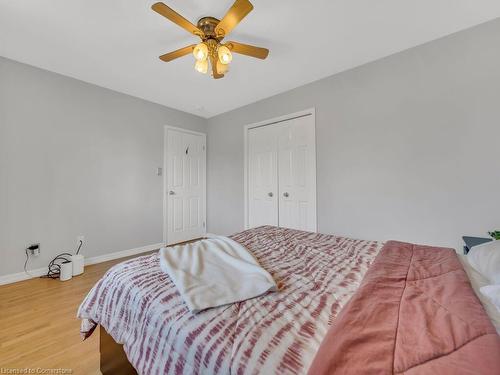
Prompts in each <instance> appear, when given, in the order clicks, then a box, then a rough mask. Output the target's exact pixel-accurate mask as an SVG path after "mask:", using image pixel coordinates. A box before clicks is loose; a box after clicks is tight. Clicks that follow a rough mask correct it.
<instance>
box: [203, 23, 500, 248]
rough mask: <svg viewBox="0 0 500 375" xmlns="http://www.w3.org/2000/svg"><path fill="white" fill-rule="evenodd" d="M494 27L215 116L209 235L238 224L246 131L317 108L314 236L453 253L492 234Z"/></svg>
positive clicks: (497, 33)
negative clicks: (471, 238) (468, 239)
mask: <svg viewBox="0 0 500 375" xmlns="http://www.w3.org/2000/svg"><path fill="white" fill-rule="evenodd" d="M499 46H500V20H495V21H493V22H489V23H487V24H483V25H480V26H478V27H475V28H473V29H469V30H466V31H463V32H460V33H457V34H454V35H451V36H448V37H446V38H443V39H440V40H437V41H434V42H431V43H429V44H426V45H423V46H419V47H416V48H413V49H410V50H408V51H405V52H402V53H399V54H396V55H393V56H390V57H387V58H385V59H382V60H379V61H376V62H373V63H370V64H367V65H364V66H362V67H359V68H356V69H353V70H350V71H347V72H344V73H341V74H338V75H335V76H331V77H329V78H326V79H323V80H321V81H318V82H315V83H312V84H309V85H306V86H303V87H300V88H298V89H295V90H292V91H288V92H286V93H283V94H280V95H277V96H274V97H271V98H269V99H266V100H263V101H259V102H257V103H255V104H251V105H248V106H246V107H242V108H240V109H237V110H234V111H231V112H228V113H226V114H223V115H219V116H216V117H213V118H211V119H210V120H209V126H208V230H209V231H210V232H213V233H220V234H229V233H233V232H236V231H239V230H241V229H242V228H243V222H244V219H243V209H244V203H243V201H244V198H243V126H244V125H245V124H250V123H254V122H258V121H262V120H265V119H269V118H273V117H276V116H280V115H283V114H287V113H292V112H296V111H299V110H303V109H306V108H310V107H315V108H316V137H317V190H318V191H317V199H318V212H317V214H318V229H319V231H320V232H325V233H335V234H339V235H347V236H353V237H357V238H366V239H380V240H386V239H399V240H405V241H413V242H418V243H426V244H435V245H443V246H452V247H457V248H458V247H459V246H460V244H461V240H460V236H461V235H463V234H471V235H474V234H476V235H484V234H485V232H486V231H487V230H489V229H494V228H497V229H498V228H500V199H499V193H500V172H499V169H498V168H499V167H498V166H499V162H500V144H499V141H500V48H499Z"/></svg>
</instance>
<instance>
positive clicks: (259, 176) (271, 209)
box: [248, 125, 279, 228]
mask: <svg viewBox="0 0 500 375" xmlns="http://www.w3.org/2000/svg"><path fill="white" fill-rule="evenodd" d="M278 130H279V129H278V128H277V127H276V126H274V125H269V126H262V127H258V128H253V129H250V130H249V131H248V226H249V227H250V228H254V227H257V226H259V225H276V226H277V225H278V199H277V195H278V152H277V136H278V133H277V132H278Z"/></svg>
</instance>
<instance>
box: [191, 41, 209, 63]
mask: <svg viewBox="0 0 500 375" xmlns="http://www.w3.org/2000/svg"><path fill="white" fill-rule="evenodd" d="M193 55H194V58H195V59H196V60H198V61H204V60H206V59H207V57H208V47H207V45H206V44H205V43H200V44H197V45H196V47H194V48H193Z"/></svg>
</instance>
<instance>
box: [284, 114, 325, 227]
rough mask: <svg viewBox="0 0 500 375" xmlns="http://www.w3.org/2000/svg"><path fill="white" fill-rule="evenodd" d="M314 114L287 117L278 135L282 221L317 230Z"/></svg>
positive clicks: (286, 225) (294, 225)
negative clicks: (287, 119)
mask: <svg viewBox="0 0 500 375" xmlns="http://www.w3.org/2000/svg"><path fill="white" fill-rule="evenodd" d="M314 133H315V132H314V120H313V117H312V116H306V117H301V118H297V119H293V120H289V121H286V122H284V123H283V124H282V126H281V127H280V131H279V135H278V160H279V162H278V164H279V166H278V171H279V173H278V186H279V219H278V220H279V225H280V226H282V227H287V228H293V229H300V230H308V231H316V151H315V134H314Z"/></svg>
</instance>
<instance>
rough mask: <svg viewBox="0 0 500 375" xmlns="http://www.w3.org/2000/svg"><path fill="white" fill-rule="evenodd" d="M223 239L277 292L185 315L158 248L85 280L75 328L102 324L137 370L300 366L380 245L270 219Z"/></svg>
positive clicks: (296, 369)
mask: <svg viewBox="0 0 500 375" xmlns="http://www.w3.org/2000/svg"><path fill="white" fill-rule="evenodd" d="M231 238H232V239H233V240H235V241H237V242H239V243H241V244H242V245H243V246H245V247H246V248H247V249H249V250H250V251H251V252H252V253H253V254H254V256H255V257H256V258H257V260H258V261H259V263H260V265H261V266H262V267H263V268H264V269H266V270H267V271H268V272H269V273H270V274H271V275H272V276H273V278H274V279H275V280H276V282H277V284H278V287H279V291H278V292H271V293H268V294H266V295H264V296H261V297H258V298H255V299H251V300H247V301H244V302H239V303H236V304H232V305H228V306H223V307H218V308H214V309H209V310H205V311H202V312H200V313H198V314H193V313H191V312H189V310H188V308H187V306H186V304H185V303H184V301H183V300H182V298H181V296H180V295H179V293H178V292H177V290H176V287H175V286H174V284H173V283H172V281H171V280H170V279H169V277H168V275H166V274H165V273H163V272H162V271H161V270H160V267H159V257H158V254H154V255H148V256H142V257H138V258H135V259H132V260H129V261H126V262H123V263H120V264H117V265H116V266H114V267H113V268H111V269H110V270H109V271H108V272H107V273H106V275H104V277H103V278H102V279H101V280H100V281H99V282H98V283H97V284H96V285H95V286H94V287H93V289H92V290H91V291H90V293H89V294H88V295H87V297H86V298H85V300H84V301H83V303H82V304H81V306H80V309H79V311H78V317H79V318H81V319H83V320H82V334H83V335H85V336H88V335H90V334H91V333H92V331H93V329H94V328H95V326H96V325H97V324H101V325H102V326H103V327H104V328H105V329H106V331H107V332H108V333H109V334H110V335H111V336H112V337H113V338H114V339H115V341H116V342H118V343H121V344H123V348H124V350H125V352H126V354H127V356H128V358H129V361H130V362H131V363H132V365H133V366H134V367H135V368H136V369H137V372H138V373H139V374H148V375H149V374H229V373H232V374H257V373H259V374H300V373H306V372H307V370H308V368H309V366H310V364H311V363H312V360H313V358H314V356H315V354H316V351H317V350H318V348H319V345H320V343H321V341H322V339H323V337H324V336H325V335H326V332H327V330H328V328H329V325H330V324H331V323H332V321H333V319H335V317H336V315H337V314H338V312H339V311H340V309H341V308H342V307H343V306H344V305H345V304H346V303H347V301H348V300H349V299H350V297H351V296H352V295H353V293H354V292H355V291H356V289H357V288H358V287H359V285H360V283H361V280H362V278H363V276H364V274H365V272H366V270H367V269H368V267H369V266H370V264H371V263H372V261H373V260H374V258H375V256H376V255H377V253H378V252H379V250H380V249H381V247H382V243H380V242H375V241H361V240H353V239H348V238H343V237H336V236H331V235H325V234H318V233H310V232H302V231H297V230H291V229H284V228H276V227H271V226H264V227H259V228H255V229H250V230H247V231H244V232H241V233H238V234H235V235H233V236H231Z"/></svg>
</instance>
